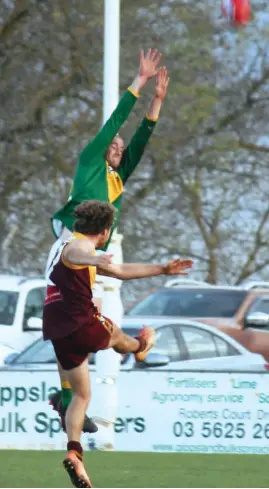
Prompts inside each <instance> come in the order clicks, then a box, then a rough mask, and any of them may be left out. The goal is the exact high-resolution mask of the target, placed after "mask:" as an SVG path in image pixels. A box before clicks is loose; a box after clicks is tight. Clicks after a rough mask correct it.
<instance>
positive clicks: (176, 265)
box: [165, 258, 193, 275]
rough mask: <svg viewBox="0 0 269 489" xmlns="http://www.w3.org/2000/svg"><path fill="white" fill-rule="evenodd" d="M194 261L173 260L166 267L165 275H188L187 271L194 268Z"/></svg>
mask: <svg viewBox="0 0 269 489" xmlns="http://www.w3.org/2000/svg"><path fill="white" fill-rule="evenodd" d="M192 265H193V261H192V260H180V259H179V258H178V259H176V260H171V261H169V262H168V263H167V265H166V266H165V275H188V274H189V272H186V269H188V268H192Z"/></svg>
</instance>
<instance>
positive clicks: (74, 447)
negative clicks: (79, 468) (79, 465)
mask: <svg viewBox="0 0 269 489" xmlns="http://www.w3.org/2000/svg"><path fill="white" fill-rule="evenodd" d="M67 450H68V452H76V455H77V456H78V458H80V459H82V457H83V448H82V446H81V444H80V443H79V441H69V442H68V443H67Z"/></svg>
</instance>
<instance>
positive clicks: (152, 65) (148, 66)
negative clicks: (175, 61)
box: [139, 49, 162, 80]
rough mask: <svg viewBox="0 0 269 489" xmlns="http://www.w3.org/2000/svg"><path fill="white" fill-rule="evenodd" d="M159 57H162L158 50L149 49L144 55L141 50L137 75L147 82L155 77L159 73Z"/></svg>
mask: <svg viewBox="0 0 269 489" xmlns="http://www.w3.org/2000/svg"><path fill="white" fill-rule="evenodd" d="M161 57H162V55H161V53H159V51H158V49H149V50H148V52H147V54H146V55H145V54H144V51H143V49H141V51H140V67H139V75H140V76H141V77H143V78H145V79H147V80H149V79H150V78H153V77H154V76H156V75H157V73H158V71H159V68H158V64H159V62H160V60H161Z"/></svg>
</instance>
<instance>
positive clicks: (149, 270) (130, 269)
mask: <svg viewBox="0 0 269 489" xmlns="http://www.w3.org/2000/svg"><path fill="white" fill-rule="evenodd" d="M192 265H193V261H192V260H180V259H177V260H172V261H170V262H168V263H167V264H165V265H161V264H156V265H155V264H144V263H124V264H123V265H116V264H113V263H111V264H109V265H107V266H98V268H97V272H98V274H99V275H105V276H108V277H114V278H118V279H120V280H130V279H136V278H146V277H154V276H156V275H188V272H187V271H186V269H188V268H191V267H192Z"/></svg>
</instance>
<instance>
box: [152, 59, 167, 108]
mask: <svg viewBox="0 0 269 489" xmlns="http://www.w3.org/2000/svg"><path fill="white" fill-rule="evenodd" d="M169 80H170V78H169V76H168V73H167V69H166V68H165V66H162V68H160V70H159V72H158V74H157V79H156V86H155V95H156V97H157V98H159V99H161V100H162V101H163V100H164V99H165V97H166V93H167V88H168V85H169Z"/></svg>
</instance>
